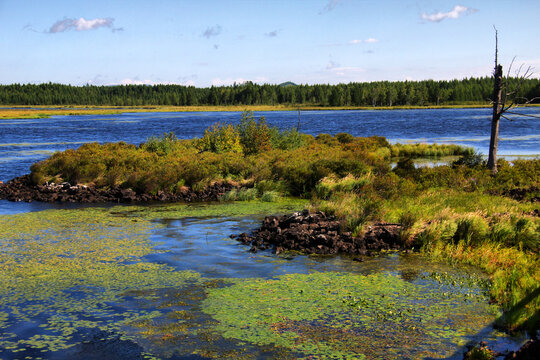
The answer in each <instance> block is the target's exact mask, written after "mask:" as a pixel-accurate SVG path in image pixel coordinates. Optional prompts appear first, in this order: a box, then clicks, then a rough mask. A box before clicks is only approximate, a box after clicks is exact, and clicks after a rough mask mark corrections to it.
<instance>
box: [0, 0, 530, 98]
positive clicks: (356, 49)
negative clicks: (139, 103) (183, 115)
mask: <svg viewBox="0 0 540 360" xmlns="http://www.w3.org/2000/svg"><path fill="white" fill-rule="evenodd" d="M539 16H540V1H538V0H519V1H504V0H490V1H484V0H482V1H466V0H464V1H462V0H456V1H436V0H433V1H425V0H424V1H408V0H379V1H371V0H309V1H308V0H267V1H256V0H237V1H228V0H192V1H184V0H176V1H172V0H170V1H167V0H163V1H160V0H153V1H150V0H145V1H138V0H129V1H115V0H105V1H102V0H92V1H82V0H67V1H63V0H60V1H47V0H0V49H2V50H1V54H2V55H1V56H0V83H2V84H11V83H42V82H49V81H50V82H58V83H66V84H73V85H84V84H87V83H88V84H96V85H110V84H129V83H135V84H155V83H174V84H184V85H195V86H199V87H205V86H210V85H228V84H232V83H233V82H237V83H240V82H243V81H247V80H250V81H254V82H257V83H270V84H278V83H281V82H285V81H293V82H295V83H302V84H314V83H330V84H336V83H348V82H365V81H377V80H407V79H409V80H423V79H436V80H439V79H454V78H457V79H461V78H464V77H470V76H484V75H490V73H491V71H492V68H493V52H494V30H493V26H494V25H495V26H496V27H497V29H498V30H499V58H500V62H501V64H503V66H504V69H505V70H507V68H508V65H509V64H510V62H511V60H512V58H513V57H514V56H515V57H516V61H515V63H516V64H518V65H520V64H525V66H532V67H534V71H535V74H534V76H535V77H538V73H539V72H540V41H539V40H538V38H537V37H538V34H539V33H540V21H539V20H538V17H539Z"/></svg>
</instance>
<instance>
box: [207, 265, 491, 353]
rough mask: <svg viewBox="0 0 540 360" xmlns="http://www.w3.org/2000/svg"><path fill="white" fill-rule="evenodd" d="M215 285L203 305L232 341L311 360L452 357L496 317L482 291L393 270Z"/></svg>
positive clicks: (252, 280)
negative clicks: (458, 288)
mask: <svg viewBox="0 0 540 360" xmlns="http://www.w3.org/2000/svg"><path fill="white" fill-rule="evenodd" d="M234 281H235V284H234V285H232V286H230V287H226V288H216V289H210V290H209V296H208V298H207V299H205V300H204V301H203V310H204V311H205V312H207V313H208V314H211V315H212V316H213V317H214V318H215V319H216V320H218V321H219V324H218V325H217V326H216V330H218V331H219V332H221V333H222V334H223V336H224V337H226V338H234V339H239V340H242V341H248V342H251V343H255V344H260V345H269V344H273V345H275V346H280V347H285V348H289V349H291V350H292V351H295V352H298V353H299V354H303V356H305V357H306V358H310V357H315V358H336V357H338V358H344V359H351V358H355V359H357V358H362V356H366V357H368V358H370V359H373V358H386V359H389V358H395V359H398V358H403V357H405V358H423V357H427V356H448V355H451V354H452V353H453V352H454V351H455V350H456V349H457V348H459V346H462V345H464V344H465V343H466V342H467V341H469V340H470V336H473V335H474V334H476V333H477V331H478V329H481V328H482V327H484V326H488V325H489V322H490V321H492V320H493V318H494V315H493V308H491V307H490V306H489V305H487V302H486V301H485V297H483V296H482V295H481V294H472V297H471V294H470V293H466V294H464V293H462V292H459V291H450V289H449V290H448V291H447V292H441V291H439V288H438V286H434V285H435V284H436V281H434V280H429V281H425V280H422V281H418V282H415V283H411V282H407V281H405V280H403V279H401V278H400V277H398V276H396V275H393V274H390V273H376V274H372V275H353V274H345V273H335V272H327V273H318V272H317V273H312V274H290V275H284V276H280V277H278V278H276V279H270V280H265V279H246V280H234Z"/></svg>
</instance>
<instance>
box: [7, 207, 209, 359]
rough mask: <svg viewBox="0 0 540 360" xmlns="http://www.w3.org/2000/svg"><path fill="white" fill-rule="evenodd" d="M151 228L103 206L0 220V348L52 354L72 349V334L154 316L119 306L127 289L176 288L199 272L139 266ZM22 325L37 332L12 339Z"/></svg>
mask: <svg viewBox="0 0 540 360" xmlns="http://www.w3.org/2000/svg"><path fill="white" fill-rule="evenodd" d="M155 226H157V225H156V224H153V223H151V222H150V221H147V220H144V219H140V218H139V219H137V221H129V220H128V221H126V219H122V218H120V217H112V216H110V214H109V212H108V211H104V210H103V209H79V210H69V211H68V210H60V211H58V210H57V211H52V210H51V211H42V212H35V213H26V214H19V215H12V216H2V217H0V228H1V229H2V232H1V234H0V247H1V249H2V250H1V251H0V283H1V284H2V286H1V287H0V310H1V311H2V312H1V313H0V325H1V326H0V328H1V330H0V348H5V349H8V350H11V351H12V352H17V351H19V350H21V349H25V348H34V349H42V351H51V352H54V351H58V350H62V349H66V348H69V347H70V346H72V345H73V343H72V342H71V340H72V339H73V337H74V335H75V334H76V333H77V332H78V330H79V329H82V328H97V329H102V330H107V331H112V330H119V329H120V327H121V326H122V325H123V324H126V323H130V322H132V321H135V320H140V319H142V318H152V317H155V316H158V315H160V314H161V313H160V312H157V311H146V310H134V309H130V308H125V307H122V306H121V304H122V302H123V301H125V299H126V297H127V294H126V292H127V291H128V290H132V289H139V290H141V289H154V288H160V287H171V286H173V287H182V286H183V285H185V284H186V283H187V282H190V281H196V280H198V278H199V275H198V274H197V273H195V272H192V271H174V270H173V269H171V268H168V267H167V266H165V265H161V264H157V263H148V262H142V261H140V259H141V258H142V257H143V256H145V255H148V254H150V253H155V252H156V251H155V250H154V249H153V245H152V244H151V243H150V241H149V231H150V230H151V229H152V228H154V227H155ZM21 323H29V324H32V326H33V327H34V328H41V330H40V333H39V334H37V333H34V334H31V335H30V336H28V337H23V338H21V337H17V338H14V337H13V336H11V335H10V334H12V333H13V332H16V331H17V325H18V324H21ZM36 332H37V330H36ZM21 351H22V350H21ZM0 356H1V352H0Z"/></svg>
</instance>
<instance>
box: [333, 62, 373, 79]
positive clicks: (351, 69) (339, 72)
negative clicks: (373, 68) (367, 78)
mask: <svg viewBox="0 0 540 360" xmlns="http://www.w3.org/2000/svg"><path fill="white" fill-rule="evenodd" d="M332 64H335V63H333V62H332V61H330V63H328V65H327V66H326V70H328V71H330V72H331V73H332V74H333V75H335V76H341V77H354V76H355V75H357V74H360V73H364V72H366V69H364V68H361V67H355V66H339V65H338V66H330V65H332ZM335 65H337V64H335Z"/></svg>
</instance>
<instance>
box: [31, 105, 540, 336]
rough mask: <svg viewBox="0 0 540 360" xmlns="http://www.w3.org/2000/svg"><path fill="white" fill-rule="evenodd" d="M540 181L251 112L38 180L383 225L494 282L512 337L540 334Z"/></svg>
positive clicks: (356, 227) (468, 159)
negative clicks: (289, 204)
mask: <svg viewBox="0 0 540 360" xmlns="http://www.w3.org/2000/svg"><path fill="white" fill-rule="evenodd" d="M449 155H452V156H459V160H457V161H455V162H453V163H452V164H450V165H444V166H437V167H420V168H417V167H415V165H414V161H413V160H414V159H415V158H420V157H430V158H438V157H442V156H449ZM392 164H397V165H395V166H393V165H392ZM539 174H540V160H516V161H514V162H513V163H512V164H510V163H508V162H506V161H505V160H499V172H498V173H497V174H496V175H493V174H492V173H491V172H490V171H489V170H487V169H486V167H485V166H484V164H483V161H482V158H481V157H480V156H478V155H477V154H475V153H474V152H473V151H472V150H471V149H469V148H463V147H459V146H454V145H426V144H408V145H400V144H396V145H391V144H390V143H388V141H386V139H385V138H382V137H369V138H358V137H353V136H351V135H349V134H346V133H340V134H337V135H335V136H331V135H328V134H320V135H318V136H316V137H313V136H310V135H305V134H301V133H299V132H297V131H296V130H294V129H293V130H289V131H279V130H278V129H276V128H271V127H269V126H268V125H267V124H266V122H265V121H264V118H260V119H256V118H255V117H254V116H253V114H252V113H250V112H246V113H244V114H243V115H242V120H241V122H240V124H239V125H236V126H233V125H231V124H215V125H214V126H212V127H210V128H209V129H208V130H207V131H206V132H205V134H204V136H203V137H202V138H200V139H192V140H178V139H177V138H176V137H175V136H174V134H173V133H170V134H164V135H163V136H159V137H151V138H149V139H148V140H147V141H146V142H145V143H142V144H139V145H132V144H126V143H107V144H97V143H92V144H85V145H83V146H81V147H80V148H79V149H77V150H67V151H64V152H58V153H55V154H54V155H52V156H51V157H50V158H49V159H47V160H44V161H42V162H39V163H37V164H34V165H33V166H32V168H31V177H32V181H33V182H34V183H35V184H41V183H44V182H55V183H59V182H63V181H67V182H70V183H71V184H86V185H89V186H93V187H96V188H107V187H112V186H120V187H122V188H130V189H132V190H133V191H135V192H137V193H156V192H158V191H163V192H170V193H175V192H182V191H186V189H195V190H197V189H203V188H204V187H206V186H208V185H210V184H212V183H215V182H227V183H232V184H234V185H235V187H236V188H235V189H234V190H232V191H231V192H230V193H227V194H226V195H225V196H223V200H238V199H239V200H250V199H256V198H259V199H262V200H264V201H270V202H271V201H275V200H276V199H279V198H281V197H289V196H292V197H302V198H306V199H309V200H310V202H311V205H309V206H310V208H311V209H312V210H322V211H324V212H326V213H328V214H333V215H335V216H337V217H338V218H339V219H341V220H342V224H343V229H342V231H348V232H352V234H353V235H362V233H363V232H365V231H366V230H367V228H368V227H369V226H370V225H371V224H373V223H375V222H380V221H386V222H393V223H400V224H402V226H403V230H402V232H401V235H400V236H401V238H402V241H403V242H404V243H408V244H410V245H411V246H413V247H414V249H415V250H419V251H421V252H423V253H425V254H427V255H429V256H432V257H433V258H437V259H445V260H447V261H449V262H454V263H461V264H471V265H474V266H477V267H479V268H481V269H482V270H484V271H485V272H486V273H487V274H489V276H490V278H491V287H490V296H491V298H492V300H493V301H494V302H497V303H498V304H500V305H502V306H503V308H504V309H506V310H507V311H506V313H505V314H504V315H503V316H502V317H501V318H500V319H499V320H500V325H501V326H503V327H505V328H507V329H519V328H526V329H538V328H539V323H540V322H539V311H540V296H539V295H538V292H539V290H538V289H539V287H538V286H539V284H540V266H539V265H540V259H539V256H538V253H539V250H540V218H539V217H538V206H537V204H538V203H537V201H538V197H539V196H540V192H539V188H540V182H539Z"/></svg>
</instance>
